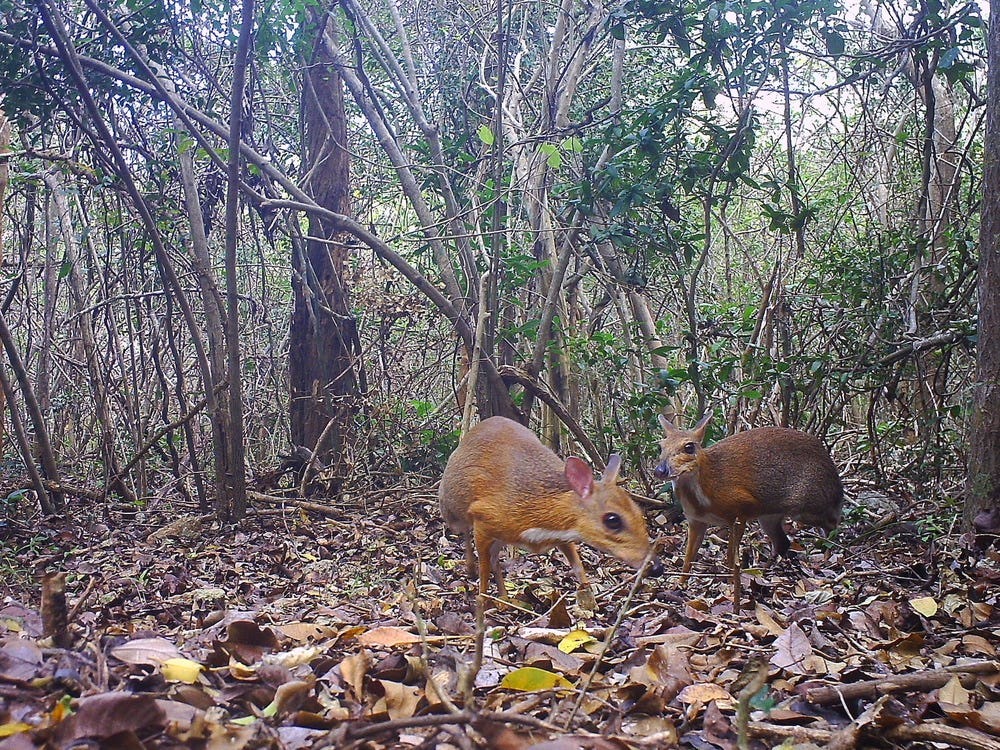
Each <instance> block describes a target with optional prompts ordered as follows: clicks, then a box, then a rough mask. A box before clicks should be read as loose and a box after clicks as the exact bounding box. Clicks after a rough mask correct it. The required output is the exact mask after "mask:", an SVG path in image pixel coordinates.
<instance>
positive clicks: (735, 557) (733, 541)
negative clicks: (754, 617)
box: [726, 518, 747, 612]
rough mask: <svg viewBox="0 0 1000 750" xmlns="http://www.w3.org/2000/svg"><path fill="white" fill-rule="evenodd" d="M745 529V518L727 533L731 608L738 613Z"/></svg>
mask: <svg viewBox="0 0 1000 750" xmlns="http://www.w3.org/2000/svg"><path fill="white" fill-rule="evenodd" d="M746 529H747V522H746V519H745V518H737V519H736V521H735V522H734V523H733V528H732V529H731V530H730V532H729V548H728V550H727V551H726V562H727V563H729V568H730V570H732V571H733V607H734V608H735V609H736V611H737V612H738V611H739V609H740V594H741V593H742V588H743V578H742V575H741V574H742V572H743V570H742V569H743V564H742V561H741V560H740V559H739V556H740V554H739V553H740V543H741V542H742V541H743V532H745V531H746Z"/></svg>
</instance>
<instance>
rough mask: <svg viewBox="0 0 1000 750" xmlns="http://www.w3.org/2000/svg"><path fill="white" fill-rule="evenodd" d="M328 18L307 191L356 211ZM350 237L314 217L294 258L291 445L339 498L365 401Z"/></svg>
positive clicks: (310, 89)
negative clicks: (355, 416) (307, 456)
mask: <svg viewBox="0 0 1000 750" xmlns="http://www.w3.org/2000/svg"><path fill="white" fill-rule="evenodd" d="M325 24H326V20H325V18H324V19H322V20H320V19H314V21H313V24H312V28H311V29H309V30H308V31H307V33H310V34H312V35H313V36H314V38H315V40H316V43H315V44H314V55H313V59H312V60H310V61H309V64H308V65H307V66H306V72H305V77H304V81H303V86H302V101H301V107H302V127H303V172H304V175H303V183H302V184H303V187H304V189H305V191H306V192H307V193H308V194H309V196H310V197H311V198H313V200H315V201H316V203H317V204H319V205H320V206H322V207H323V208H327V209H329V210H331V211H335V212H337V213H340V214H347V213H348V212H349V208H350V206H349V198H350V194H349V184H350V183H349V179H350V162H349V158H348V152H347V150H346V148H345V146H346V141H347V124H346V117H345V113H344V92H343V84H342V81H341V78H340V76H339V74H338V73H337V71H336V69H335V67H334V66H333V64H332V60H331V59H330V56H329V55H328V53H327V50H326V47H325V46H324V45H323V44H322V43H321V40H322V36H323V31H324V27H325ZM346 240H347V237H346V235H344V234H342V233H339V232H337V231H336V229H335V228H334V226H333V225H332V224H331V223H330V222H329V221H326V220H324V219H322V218H320V217H317V216H315V215H310V217H309V236H308V237H307V238H306V241H305V243H304V247H303V246H302V245H301V244H298V243H297V251H296V252H295V253H294V257H293V259H292V267H293V274H292V288H293V291H294V296H295V299H294V309H293V313H292V323H291V332H290V342H289V354H288V356H289V362H288V369H289V381H290V387H291V402H290V404H291V405H290V409H291V415H290V416H291V439H292V444H293V445H294V446H300V447H303V448H306V449H307V450H308V451H309V452H310V453H311V455H312V465H313V466H318V467H327V468H329V469H330V470H332V478H333V479H334V487H333V489H334V491H336V488H337V485H338V484H339V482H340V481H342V480H343V478H344V476H345V475H346V472H347V465H346V463H345V462H343V461H342V460H341V459H342V456H343V446H344V444H345V442H346V440H347V437H348V436H349V434H350V431H351V420H352V412H353V409H354V406H355V401H356V398H357V395H358V375H357V372H356V370H355V362H354V355H355V352H356V350H357V348H356V342H357V329H356V321H355V319H354V317H353V316H352V315H351V311H350V290H349V288H348V286H347V283H346V281H345V278H344V260H345V258H346V256H347V244H346Z"/></svg>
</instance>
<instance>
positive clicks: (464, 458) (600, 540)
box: [438, 417, 662, 609]
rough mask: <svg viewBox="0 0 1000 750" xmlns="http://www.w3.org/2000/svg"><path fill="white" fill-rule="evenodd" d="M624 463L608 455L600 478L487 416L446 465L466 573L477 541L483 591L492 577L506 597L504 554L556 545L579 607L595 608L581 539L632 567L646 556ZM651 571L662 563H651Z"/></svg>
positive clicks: (451, 519) (445, 512)
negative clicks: (572, 577) (621, 482)
mask: <svg viewBox="0 0 1000 750" xmlns="http://www.w3.org/2000/svg"><path fill="white" fill-rule="evenodd" d="M620 468H621V458H620V457H619V456H617V455H613V456H611V458H610V460H609V461H608V467H607V469H606V470H605V472H604V476H603V477H602V478H601V479H600V480H597V479H595V478H594V473H593V471H592V470H591V468H590V466H589V465H588V464H587V463H586V462H585V461H583V460H581V459H579V458H575V457H570V458H568V459H566V461H565V462H563V461H562V460H561V459H560V458H559V457H558V456H557V455H556V454H555V453H553V452H552V451H551V450H549V449H548V448H546V447H545V446H544V445H542V443H541V441H540V440H539V439H538V438H537V437H536V436H535V434H534V433H533V432H532V431H531V430H529V429H528V428H527V427H524V426H523V425H521V424H519V423H517V422H515V421H513V420H510V419H507V418H505V417H490V418H489V419H486V420H483V421H482V422H480V423H479V424H477V425H476V426H475V427H473V428H472V429H471V430H469V431H468V432H467V433H466V434H465V436H464V437H463V438H462V440H461V442H459V444H458V448H456V449H455V452H454V453H452V454H451V457H450V458H449V459H448V463H447V465H446V466H445V470H444V476H443V477H442V478H441V487H440V489H439V491H438V499H439V501H440V504H441V515H442V516H443V517H444V520H445V522H446V523H447V524H448V526H449V528H451V529H452V530H453V531H459V532H463V533H464V534H465V557H466V563H467V566H468V571H469V576H470V577H473V576H475V561H474V558H473V553H472V544H473V541H474V542H475V545H476V550H477V551H478V554H479V593H480V594H485V593H486V590H487V588H488V587H489V580H490V573H491V572H492V574H493V577H494V579H495V580H496V583H497V587H498V588H499V589H500V596H501V598H507V589H506V587H505V584H504V577H503V569H502V567H501V564H500V559H499V557H500V551H501V550H502V549H503V547H505V546H506V545H514V546H517V547H521V548H523V549H527V550H529V551H532V552H545V551H547V550H550V549H552V548H553V547H558V548H559V550H560V551H561V552H562V553H563V554H564V555H565V556H566V559H567V560H569V564H570V566H571V567H572V568H573V572H574V573H575V574H576V578H577V580H578V581H579V583H580V590H579V593H578V602H579V603H580V605H581V606H583V607H584V608H586V609H594V607H595V605H596V602H595V601H594V595H593V592H592V591H591V589H590V585H589V583H588V581H587V575H586V573H585V572H584V569H583V565H582V564H581V562H580V555H579V553H578V552H577V549H576V542H581V541H582V542H586V543H588V544H591V545H593V546H595V547H598V548H599V549H602V550H604V551H606V552H610V553H611V554H612V555H614V556H615V557H618V558H620V559H622V560H624V561H625V562H627V563H628V564H630V565H632V566H633V567H635V568H637V569H638V568H639V567H641V566H642V564H643V562H644V561H645V560H646V558H647V557H648V556H649V552H650V543H649V535H648V532H647V530H646V520H645V518H644V517H643V514H642V511H641V510H639V508H638V506H637V505H636V504H635V502H634V501H633V500H632V498H631V497H629V494H628V493H627V492H626V491H625V490H624V489H622V488H621V487H619V486H618V471H619V469H620ZM649 572H650V574H651V575H659V574H660V573H661V572H662V566H661V564H660V562H659V560H657V559H656V558H655V557H653V558H652V562H651V564H650V569H649Z"/></svg>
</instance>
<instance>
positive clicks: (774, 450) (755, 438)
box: [655, 417, 844, 582]
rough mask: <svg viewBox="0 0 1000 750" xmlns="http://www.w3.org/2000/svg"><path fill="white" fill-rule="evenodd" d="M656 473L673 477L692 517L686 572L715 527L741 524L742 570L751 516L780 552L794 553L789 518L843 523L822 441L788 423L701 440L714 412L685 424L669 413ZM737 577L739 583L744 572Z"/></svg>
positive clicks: (737, 532)
mask: <svg viewBox="0 0 1000 750" xmlns="http://www.w3.org/2000/svg"><path fill="white" fill-rule="evenodd" d="M660 424H661V425H662V426H663V430H664V433H665V437H664V439H662V440H661V441H660V463H659V464H658V465H657V467H656V472H655V473H656V475H657V476H660V477H663V478H667V479H671V480H672V481H673V483H674V493H675V495H676V496H677V498H678V500H679V501H680V503H681V506H682V508H683V509H684V515H685V516H686V518H687V521H688V541H687V548H686V550H685V554H684V567H683V572H684V573H687V572H688V571H689V570H690V569H691V563H692V561H693V559H694V556H695V554H696V553H697V551H698V548H699V547H700V546H701V543H702V541H703V540H704V537H705V530H706V529H707V527H708V526H713V525H723V526H734V527H735V528H734V531H733V534H732V536H731V537H730V546H729V554H728V558H729V560H728V562H729V564H730V566H732V567H733V568H734V570H735V567H736V560H735V556H736V547H737V546H738V545H739V537H740V536H741V535H742V531H743V527H744V526H745V524H746V522H747V521H751V520H753V519H758V520H759V522H760V525H761V528H763V530H764V532H765V533H766V534H767V536H768V537H769V538H770V540H771V546H772V549H773V551H774V554H775V555H782V554H786V553H787V552H788V548H789V541H788V537H787V536H786V534H785V531H784V529H783V521H784V519H785V518H791V519H793V520H796V521H800V522H802V523H805V524H807V525H811V526H819V527H820V528H822V529H824V530H826V531H827V532H829V531H832V530H833V529H834V528H835V527H836V526H837V524H838V523H839V522H840V513H841V506H842V505H843V501H844V491H843V487H842V485H841V481H840V477H839V476H838V474H837V469H836V467H835V466H834V465H833V461H832V460H831V459H830V454H829V453H828V452H827V450H826V448H824V447H823V444H822V443H820V441H819V440H818V439H817V438H815V437H814V436H812V435H809V434H807V433H805V432H800V431H799V430H793V429H789V428H785V427H759V428H757V429H753V430H747V431H745V432H739V433H737V434H735V435H731V436H730V437H728V438H725V439H724V440H721V441H719V442H718V443H716V444H715V445H712V446H710V447H708V448H705V447H703V446H702V442H703V441H704V438H705V429H706V427H707V425H708V417H706V418H704V419H702V420H701V422H699V423H698V425H697V426H696V427H695V428H694V429H692V430H681V429H679V428H678V427H675V426H674V425H673V424H672V423H671V422H670V421H669V420H667V419H666V418H665V417H661V418H660ZM736 581H737V582H738V573H737V578H736Z"/></svg>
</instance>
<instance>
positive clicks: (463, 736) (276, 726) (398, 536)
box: [0, 488, 1000, 750]
mask: <svg viewBox="0 0 1000 750" xmlns="http://www.w3.org/2000/svg"><path fill="white" fill-rule="evenodd" d="M355 501H357V498H355ZM377 502H378V503H379V505H378V507H377V508H373V507H369V508H368V509H367V511H366V512H364V513H360V512H358V513H352V511H351V509H349V508H346V507H345V508H343V509H341V510H342V512H340V513H334V514H333V515H336V516H337V517H338V518H339V519H341V520H339V521H331V520H330V518H328V517H327V514H323V515H313V514H311V513H308V512H305V511H303V510H301V509H298V508H294V507H289V508H287V509H284V510H282V509H275V508H273V507H269V508H268V509H267V510H266V511H261V512H260V513H259V514H258V515H255V516H252V517H251V518H250V519H249V520H248V521H247V522H246V523H244V524H243V525H242V526H241V527H240V528H239V529H232V528H220V527H219V526H218V525H217V524H214V523H213V521H212V519H211V518H207V517H198V516H194V515H192V516H191V517H184V518H181V519H177V518H176V516H175V515H171V516H169V517H167V516H160V515H159V514H157V512H156V511H155V510H154V509H149V510H145V511H142V512H136V511H135V510H133V509H129V511H127V512H121V513H117V514H116V513H106V514H103V515H102V516H101V518H93V519H88V518H85V517H84V516H85V515H86V513H87V512H88V510H87V508H85V507H81V508H78V509H76V512H77V513H78V517H77V519H76V521H77V522H76V523H75V524H73V525H70V524H68V523H67V522H66V521H58V520H53V519H31V520H30V521H27V520H25V521H23V522H22V523H19V524H13V525H12V526H11V528H10V529H9V530H8V538H7V539H6V540H5V544H10V545H14V546H15V548H17V549H19V550H20V552H21V558H22V559H23V564H24V569H25V570H30V571H32V573H33V578H34V580H35V581H36V583H34V584H26V583H25V581H27V580H30V579H28V578H26V577H25V576H23V575H12V576H10V579H9V580H2V579H0V593H2V599H0V750H26V749H27V748H35V747H39V746H43V747H51V748H69V747H83V746H87V747H103V748H176V747H195V748H206V749H208V750H214V749H215V748H223V747H225V748H251V747H252V748H291V749H294V748H305V747H335V748H371V749H372V750H381V749H383V748H422V747H423V748H426V747H437V748H444V749H445V750H448V749H449V748H478V747H484V748H499V749H500V750H527V749H528V748H534V749H535V750H564V749H566V750H568V749H569V748H594V749H599V750H603V749H604V748H608V749H611V748H613V749H615V750H620V749H622V748H647V747H673V746H680V747H687V748H698V749H699V750H703V749H706V750H707V749H710V748H719V749H720V750H732V749H734V748H765V747H776V746H779V745H780V746H782V747H789V748H791V747H803V748H806V747H816V746H826V747H832V748H848V747H921V748H922V747H928V748H930V747H965V748H975V749H976V750H978V749H980V748H985V749H987V750H991V749H997V750H1000V665H998V661H997V646H998V644H1000V602H998V597H1000V585H998V583H1000V552H998V551H997V550H996V549H995V548H990V547H988V546H987V547H986V548H985V549H984V548H982V547H979V548H977V547H976V546H975V543H974V542H975V541H976V540H972V539H969V538H962V537H958V536H954V537H939V538H936V539H934V538H931V539H929V540H925V539H923V538H921V537H920V536H919V535H918V534H915V533H914V528H916V527H915V526H914V524H912V523H909V524H908V523H899V524H898V525H896V526H893V527H889V528H881V529H879V528H875V527H873V526H872V525H871V524H869V523H868V521H867V519H865V518H864V517H863V513H861V512H859V513H856V514H854V515H853V519H854V520H852V521H849V522H847V523H845V526H844V527H843V528H842V529H841V531H840V532H839V534H838V536H837V538H836V541H835V542H832V543H821V542H815V543H814V542H812V541H809V540H807V541H805V542H802V543H800V544H799V545H798V546H799V547H800V549H799V553H798V557H797V560H795V561H793V562H791V563H789V562H787V561H779V562H775V563H773V564H771V563H768V562H767V560H766V552H765V550H766V547H767V545H766V544H763V543H762V542H761V540H760V539H759V538H758V537H756V536H754V535H749V534H748V538H750V537H752V542H750V543H748V544H745V549H744V555H745V556H748V557H750V558H751V559H750V560H749V561H748V562H750V563H751V565H748V566H747V567H746V569H745V571H744V586H743V588H744V594H743V597H742V601H741V602H740V606H739V608H737V607H736V606H735V605H734V602H733V601H732V590H731V589H732V587H731V585H730V582H729V578H730V577H729V574H728V572H727V571H726V570H725V565H724V562H723V558H724V552H723V550H724V546H725V538H724V537H725V532H724V531H722V530H720V531H718V532H717V533H716V534H714V535H712V534H710V543H708V544H706V546H705V547H704V548H703V550H702V551H701V554H700V556H699V558H698V560H697V562H696V566H695V573H694V575H692V577H691V579H690V580H689V582H688V585H687V586H686V587H685V588H684V589H680V588H678V577H677V575H676V572H677V571H676V569H677V568H678V567H679V559H680V554H679V550H680V549H681V545H682V544H683V542H682V540H683V536H684V528H683V524H671V523H665V522H662V521H663V518H662V517H661V518H659V519H657V521H660V522H659V523H657V522H654V524H653V525H652V528H653V529H654V533H658V534H660V535H661V544H662V547H663V558H664V560H665V562H666V563H667V566H668V575H667V576H666V577H664V578H661V579H647V580H645V581H642V582H641V584H640V585H639V586H638V587H637V589H636V591H635V595H634V596H630V595H629V592H630V589H632V585H633V573H632V571H631V570H630V569H627V568H626V567H625V566H623V565H622V564H620V563H619V562H618V561H616V560H613V559H611V558H609V557H607V556H604V555H601V554H600V553H598V552H596V551H594V550H592V549H584V550H582V554H583V557H584V562H585V564H586V565H587V568H588V572H589V573H590V574H591V578H592V582H593V586H594V589H595V591H596V593H597V603H598V606H597V609H596V610H595V611H594V612H589V611H584V610H580V609H578V608H577V607H576V605H575V601H576V600H575V596H574V594H575V584H574V582H573V581H572V579H571V577H570V575H569V573H568V570H567V567H566V565H565V561H563V560H562V559H561V558H560V557H558V555H550V556H538V555H531V556H527V555H523V554H521V553H516V552H515V553H513V554H509V555H508V559H507V561H506V565H507V567H508V569H510V570H511V573H512V574H511V575H510V576H509V580H510V581H511V582H514V583H516V585H517V586H518V588H517V589H516V590H514V591H512V592H511V595H512V597H513V598H514V600H515V605H514V606H504V607H500V606H493V607H492V608H491V609H489V610H488V611H487V612H486V616H485V621H484V630H483V633H482V635H483V639H482V640H483V644H482V650H483V659H482V664H481V667H480V668H479V669H478V670H477V671H475V673H474V674H471V670H472V667H471V664H472V662H473V654H474V652H475V649H476V613H475V602H476V597H475V588H476V587H475V583H474V582H472V581H469V580H466V579H465V576H464V570H465V566H464V560H463V557H462V546H461V542H460V540H458V539H456V538H454V537H452V536H450V535H449V536H448V537H445V536H444V534H443V529H442V524H441V521H440V518H439V516H438V511H437V503H436V498H435V496H434V493H433V488H428V489H427V490H426V491H424V492H422V493H421V492H417V493H415V492H414V491H413V489H412V488H406V489H402V488H401V489H400V491H399V492H398V493H397V494H396V495H395V496H393V495H386V494H385V493H382V494H380V496H379V499H378V501H377ZM335 510H337V509H336V507H335V506H332V507H331V511H335ZM192 519H193V520H192ZM346 519H351V520H350V521H347V520H346ZM866 524H867V525H866ZM798 536H799V537H800V540H801V538H803V537H805V536H806V535H804V534H799V535H798ZM978 541H980V542H982V540H978ZM987 541H989V540H987ZM824 547H825V548H824ZM752 564H756V565H757V566H758V567H753V565H752ZM671 566H672V567H671ZM671 571H673V573H672V574H671ZM43 579H44V580H46V581H50V583H48V584H46V586H49V587H50V588H51V587H53V586H56V585H58V586H61V587H62V589H61V591H62V592H63V593H62V594H60V589H58V588H52V592H54V594H53V595H52V596H51V597H49V598H48V599H47V598H46V596H45V593H44V591H43V590H42V589H43V584H42V581H43ZM60 595H62V596H64V597H65V603H64V604H62V605H60V604H59V601H60V600H59V596H60ZM493 604H494V605H496V603H493ZM60 606H63V607H66V608H67V609H68V611H66V612H63V613H62V618H63V620H64V621H65V629H66V632H65V634H64V639H65V641H66V642H67V643H68V645H64V646H57V645H56V643H57V640H56V639H55V638H53V633H49V634H45V633H44V632H43V630H44V626H43V620H45V621H46V622H48V623H51V622H55V623H57V624H58V623H59V622H60V617H59V614H60V613H59V608H60ZM53 618H54V619H53ZM50 628H51V625H50Z"/></svg>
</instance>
